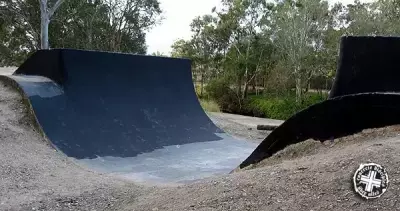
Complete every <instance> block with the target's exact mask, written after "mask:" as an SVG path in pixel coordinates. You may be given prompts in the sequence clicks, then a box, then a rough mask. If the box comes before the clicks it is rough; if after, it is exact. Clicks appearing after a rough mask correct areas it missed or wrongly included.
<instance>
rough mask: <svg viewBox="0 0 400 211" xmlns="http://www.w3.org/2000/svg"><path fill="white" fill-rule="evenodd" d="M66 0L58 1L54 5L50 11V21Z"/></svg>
mask: <svg viewBox="0 0 400 211" xmlns="http://www.w3.org/2000/svg"><path fill="white" fill-rule="evenodd" d="M64 1H65V0H57V2H56V3H55V4H54V6H53V7H52V8H51V9H50V10H49V14H48V16H49V19H50V18H51V17H52V16H53V15H54V12H55V11H57V9H58V8H59V7H60V5H61V4H62V3H63V2H64Z"/></svg>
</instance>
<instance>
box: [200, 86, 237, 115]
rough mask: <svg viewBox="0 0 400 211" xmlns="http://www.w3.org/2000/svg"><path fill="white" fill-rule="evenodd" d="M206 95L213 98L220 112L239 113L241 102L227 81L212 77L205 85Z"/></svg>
mask: <svg viewBox="0 0 400 211" xmlns="http://www.w3.org/2000/svg"><path fill="white" fill-rule="evenodd" d="M205 90H206V93H207V95H208V97H209V98H210V99H212V100H214V101H215V102H216V103H217V104H218V106H219V108H220V109H221V111H222V112H227V113H241V110H242V106H241V105H242V103H243V102H241V101H240V99H239V98H238V97H237V95H236V93H235V91H234V90H232V89H231V88H230V87H229V83H228V82H227V81H226V80H224V79H214V80H212V81H210V82H209V83H208V84H207V86H206V87H205Z"/></svg>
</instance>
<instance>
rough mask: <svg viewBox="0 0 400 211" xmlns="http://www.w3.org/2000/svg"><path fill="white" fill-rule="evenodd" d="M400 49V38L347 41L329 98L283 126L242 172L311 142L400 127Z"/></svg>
mask: <svg viewBox="0 0 400 211" xmlns="http://www.w3.org/2000/svg"><path fill="white" fill-rule="evenodd" d="M399 49H400V37H380V36H344V37H342V39H341V43H340V55H339V61H338V62H339V63H338V69H337V72H336V77H335V81H334V85H333V87H332V90H331V92H330V95H329V99H328V100H326V101H324V102H322V103H318V104H315V105H312V106H310V107H309V108H307V109H304V110H303V111H300V112H298V113H297V114H295V115H293V116H292V117H291V118H289V119H288V120H287V121H285V122H284V123H283V124H281V125H280V126H279V127H277V128H276V129H275V130H274V131H273V132H272V133H270V134H269V135H268V136H267V137H266V138H265V139H264V140H263V142H262V143H261V144H260V145H259V146H258V147H257V149H256V150H255V151H254V152H253V153H252V154H251V155H250V156H249V157H248V158H247V159H246V160H245V161H243V162H242V164H241V165H240V168H244V167H246V166H248V165H250V164H254V163H257V162H259V161H261V160H263V159H265V158H268V157H270V156H271V155H273V154H274V153H276V152H278V151H279V150H281V149H283V148H285V147H286V146H288V145H290V144H295V143H298V142H301V141H305V140H307V139H316V140H321V141H322V140H328V139H331V138H339V137H343V136H346V135H351V134H354V133H357V132H360V131H361V130H363V129H367V128H377V127H384V126H389V125H395V124H400V94H399V93H400V83H399V77H400V71H399V69H400V60H399V58H398V53H399Z"/></svg>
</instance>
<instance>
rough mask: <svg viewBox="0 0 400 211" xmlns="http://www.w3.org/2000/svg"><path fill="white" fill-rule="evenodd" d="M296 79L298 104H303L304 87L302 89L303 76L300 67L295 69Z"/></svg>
mask: <svg viewBox="0 0 400 211" xmlns="http://www.w3.org/2000/svg"><path fill="white" fill-rule="evenodd" d="M295 68H296V70H295V77H296V79H295V80H296V103H301V100H302V91H303V90H302V87H301V82H302V80H301V74H300V67H295Z"/></svg>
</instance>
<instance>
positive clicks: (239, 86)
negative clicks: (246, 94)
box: [236, 76, 242, 97]
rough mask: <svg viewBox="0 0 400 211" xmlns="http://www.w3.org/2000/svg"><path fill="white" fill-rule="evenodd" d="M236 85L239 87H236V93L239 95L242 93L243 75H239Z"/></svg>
mask: <svg viewBox="0 0 400 211" xmlns="http://www.w3.org/2000/svg"><path fill="white" fill-rule="evenodd" d="M236 86H237V87H236V94H237V96H238V97H239V96H240V94H241V93H242V76H239V77H238V80H237V85H236Z"/></svg>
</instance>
